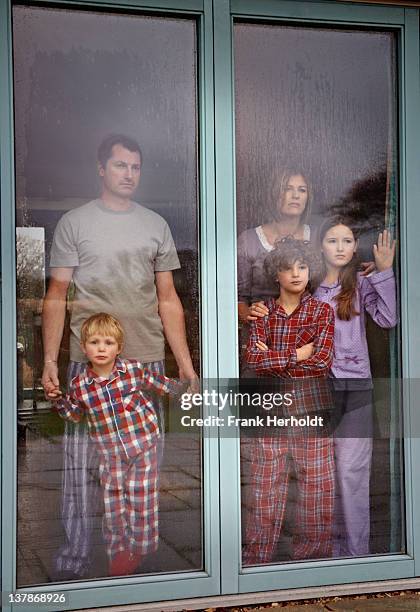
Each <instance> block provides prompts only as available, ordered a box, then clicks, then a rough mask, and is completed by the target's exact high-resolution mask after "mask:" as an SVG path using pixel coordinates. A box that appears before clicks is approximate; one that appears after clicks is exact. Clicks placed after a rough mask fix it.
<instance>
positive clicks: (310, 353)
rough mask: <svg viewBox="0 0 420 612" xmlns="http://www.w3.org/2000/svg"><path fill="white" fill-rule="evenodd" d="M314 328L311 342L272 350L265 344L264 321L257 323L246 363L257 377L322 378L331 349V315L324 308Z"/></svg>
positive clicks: (332, 339) (332, 322) (260, 320)
mask: <svg viewBox="0 0 420 612" xmlns="http://www.w3.org/2000/svg"><path fill="white" fill-rule="evenodd" d="M325 307H326V308H324V309H323V311H324V312H323V316H322V318H321V319H320V321H319V322H318V325H317V334H316V338H315V339H314V341H313V342H310V343H308V344H305V345H304V346H302V347H300V348H296V347H294V346H292V347H287V348H285V349H280V350H274V349H271V348H270V347H269V346H268V344H267V341H268V338H267V334H266V328H265V323H264V319H258V320H257V321H255V322H254V323H253V324H252V326H251V333H250V337H249V341H248V347H247V352H246V359H247V361H248V363H249V364H250V365H253V366H255V369H256V372H257V373H258V374H265V375H267V376H280V377H283V378H311V377H313V378H314V377H319V376H326V374H327V373H328V371H329V369H330V367H331V363H332V358H333V346H334V312H333V310H332V308H330V307H329V306H328V305H327V304H325Z"/></svg>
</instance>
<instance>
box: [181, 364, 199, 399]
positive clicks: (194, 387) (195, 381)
mask: <svg viewBox="0 0 420 612" xmlns="http://www.w3.org/2000/svg"><path fill="white" fill-rule="evenodd" d="M179 379H180V380H181V381H182V382H187V383H189V384H188V393H200V379H199V378H198V376H197V374H196V373H195V371H194V369H193V368H192V367H191V368H189V369H188V370H186V369H182V368H179Z"/></svg>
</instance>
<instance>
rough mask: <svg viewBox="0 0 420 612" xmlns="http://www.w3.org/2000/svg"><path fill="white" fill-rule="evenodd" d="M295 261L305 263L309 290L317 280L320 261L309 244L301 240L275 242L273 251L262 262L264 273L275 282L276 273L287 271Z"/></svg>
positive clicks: (287, 239) (288, 239)
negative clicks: (307, 269) (307, 270)
mask: <svg viewBox="0 0 420 612" xmlns="http://www.w3.org/2000/svg"><path fill="white" fill-rule="evenodd" d="M296 261H301V262H302V263H305V264H306V265H307V266H308V268H309V283H308V289H309V288H310V287H311V286H313V282H314V281H315V280H318V277H319V274H320V271H321V264H322V260H321V257H320V255H318V253H316V252H315V251H314V250H313V249H312V248H311V246H310V244H309V243H308V242H304V241H303V240H296V238H293V237H292V236H286V237H285V238H282V239H281V240H277V242H276V243H275V245H274V249H273V250H272V251H270V252H269V253H268V255H267V257H266V258H265V260H264V269H265V273H266V274H267V276H268V277H269V278H270V279H271V280H277V272H279V271H281V270H287V269H288V268H290V267H291V266H293V264H294V263H295V262H296Z"/></svg>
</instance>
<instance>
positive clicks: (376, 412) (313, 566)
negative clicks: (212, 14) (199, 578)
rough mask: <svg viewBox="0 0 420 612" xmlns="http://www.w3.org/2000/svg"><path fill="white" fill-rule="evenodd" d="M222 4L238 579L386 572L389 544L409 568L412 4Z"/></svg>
mask: <svg viewBox="0 0 420 612" xmlns="http://www.w3.org/2000/svg"><path fill="white" fill-rule="evenodd" d="M228 8H230V15H231V19H232V21H231V35H232V49H233V51H232V57H233V73H232V75H230V74H228V71H226V72H225V77H226V79H228V78H229V79H231V80H232V82H233V84H234V91H233V96H232V112H233V114H234V123H233V124H232V125H231V129H232V132H233V133H234V160H235V168H236V181H235V185H232V194H233V193H234V194H235V201H236V218H235V219H234V220H232V225H231V228H232V229H233V228H235V232H236V236H237V240H236V253H237V259H236V275H235V281H236V287H237V308H238V334H237V338H236V339H235V341H236V342H237V349H236V354H237V370H236V371H237V372H238V373H239V378H238V379H236V391H237V393H238V394H237V401H236V404H235V406H234V407H233V412H234V413H235V415H236V417H237V420H236V421H235V424H236V425H237V429H236V434H234V433H233V432H231V433H230V437H231V438H232V437H234V436H235V435H236V438H237V439H236V440H235V441H232V439H227V440H225V441H224V443H225V449H226V456H227V454H228V452H230V453H232V452H235V453H236V456H237V457H238V464H237V469H238V472H239V473H240V485H239V486H238V489H236V491H237V498H236V500H237V503H238V509H239V508H240V510H239V512H238V514H239V520H238V522H240V526H241V527H240V530H239V529H238V530H237V532H236V533H235V545H236V546H237V550H238V553H239V563H238V565H239V567H240V570H239V577H238V584H239V590H240V591H244V592H246V591H248V590H254V589H258V590H259V589H274V588H284V587H292V586H303V585H304V584H320V583H322V582H333V583H334V582H342V581H346V582H347V581H349V580H351V581H353V580H362V579H366V575H370V576H371V578H372V579H373V578H374V577H375V576H378V577H379V576H381V577H383V578H385V577H386V576H387V575H388V569H389V568H390V567H391V565H392V564H390V563H389V562H390V561H395V562H396V563H397V564H399V567H401V568H402V567H403V566H404V567H405V569H406V570H408V571H410V570H409V567H410V564H409V550H410V546H411V545H410V543H409V542H408V541H407V535H408V533H409V532H407V527H406V525H407V523H406V513H407V506H406V499H407V497H406V491H407V489H406V486H407V484H408V486H409V480H407V479H406V475H405V470H404V465H405V459H404V457H405V454H404V453H405V452H406V451H407V447H408V445H409V444H411V442H412V440H411V439H410V440H409V441H408V442H407V441H406V442H405V444H404V440H403V431H404V424H405V422H404V420H403V409H405V410H409V396H410V394H409V392H408V389H407V385H404V384H403V379H404V378H405V377H406V376H407V374H406V373H404V372H405V370H404V365H405V366H407V361H405V362H404V358H405V355H404V350H402V347H404V335H403V329H404V328H403V327H402V323H403V322H404V317H406V316H407V311H406V310H405V309H404V308H403V307H402V303H401V298H400V296H401V294H402V291H404V289H403V287H402V280H401V279H402V276H403V275H402V274H401V272H400V270H401V269H402V268H401V251H400V247H401V244H402V243H403V240H404V234H403V233H402V228H404V222H405V214H406V210H404V207H405V206H407V201H406V200H404V199H403V193H405V192H404V188H402V187H401V184H400V177H401V176H404V172H405V170H404V168H405V166H404V161H405V156H404V151H403V150H402V149H401V142H402V140H401V132H400V128H401V119H400V116H399V114H400V113H401V112H403V111H402V98H401V86H402V84H403V83H405V81H404V72H402V63H401V60H402V58H403V57H405V56H404V53H405V45H406V44H407V37H408V32H409V30H410V21H409V20H407V21H406V22H405V24H404V16H403V15H402V14H401V12H399V11H393V10H391V11H390V12H389V14H388V20H387V19H386V18H385V19H384V22H383V23H387V24H388V25H387V26H384V25H383V23H382V24H380V23H379V16H378V23H374V24H371V25H366V22H369V21H371V16H372V13H370V14H369V16H368V15H367V14H366V15H365V16H364V15H363V10H360V11H354V9H353V11H352V13H351V17H352V19H349V18H348V17H349V15H347V13H346V10H345V8H344V7H332V8H331V11H328V10H327V9H326V7H325V6H321V5H314V4H312V3H311V4H310V5H309V4H306V5H305V4H304V3H294V7H292V6H291V4H290V3H279V5H278V6H274V5H272V4H270V3H261V4H259V7H258V11H255V10H253V8H251V6H250V4H249V3H242V2H239V1H238V2H232V3H231V4H230V7H228V5H227V4H226V5H225V10H226V11H227V10H228ZM305 11H306V12H305ZM327 12H328V16H327ZM301 15H305V17H306V16H310V19H305V18H303V17H302V18H300V16H301ZM368 17H369V18H368ZM381 17H382V18H384V17H385V15H384V14H383V15H382V16H381ZM393 20H394V25H393V26H391V23H392V21H393ZM351 22H353V23H351ZM404 25H405V29H404V27H402V26H404ZM220 79H221V80H222V77H221V76H220ZM233 376H234V374H232V378H233ZM229 384H232V380H230V381H229ZM407 433H408V432H407V429H406V435H407ZM411 433H412V432H411ZM408 437H410V433H408ZM228 448H229V451H228ZM222 453H223V451H222ZM226 480H228V478H227V477H226ZM409 495H410V492H409ZM229 496H230V500H231V503H232V501H233V500H234V495H233V494H232V492H230V493H229ZM222 507H223V504H222ZM231 542H232V546H233V537H232V538H231ZM368 563H369V564H370V565H369V569H367V568H368V565H367V564H368ZM333 566H334V571H332V567H333ZM392 567H393V568H395V567H396V566H394V565H392ZM370 568H372V570H371V569H370ZM341 569H342V571H341ZM234 581H235V578H234V576H231V577H230V583H231V584H233V583H234ZM307 581H308V582H307ZM227 583H228V580H227V581H226V584H227Z"/></svg>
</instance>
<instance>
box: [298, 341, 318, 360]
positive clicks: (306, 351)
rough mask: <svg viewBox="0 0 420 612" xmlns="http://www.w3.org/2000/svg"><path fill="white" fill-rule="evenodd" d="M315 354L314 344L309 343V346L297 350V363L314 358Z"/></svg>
mask: <svg viewBox="0 0 420 612" xmlns="http://www.w3.org/2000/svg"><path fill="white" fill-rule="evenodd" d="M313 352H314V343H313V342H309V344H305V345H304V346H301V347H300V348H298V349H296V361H305V360H306V359H309V357H311V356H312V354H313Z"/></svg>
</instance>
